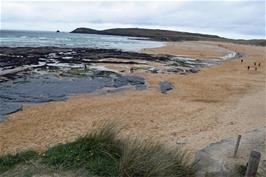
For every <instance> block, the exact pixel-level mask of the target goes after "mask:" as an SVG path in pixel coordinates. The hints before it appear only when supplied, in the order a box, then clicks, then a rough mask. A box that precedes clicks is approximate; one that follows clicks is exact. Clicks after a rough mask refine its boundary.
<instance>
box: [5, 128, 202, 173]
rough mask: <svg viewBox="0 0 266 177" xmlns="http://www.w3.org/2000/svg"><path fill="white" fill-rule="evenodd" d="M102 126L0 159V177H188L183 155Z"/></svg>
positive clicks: (192, 168) (190, 166)
mask: <svg viewBox="0 0 266 177" xmlns="http://www.w3.org/2000/svg"><path fill="white" fill-rule="evenodd" d="M118 134H119V129H118V128H117V126H115V125H114V124H110V123H105V124H103V125H102V126H100V127H99V128H98V129H97V130H94V131H92V132H90V133H88V134H87V135H85V136H83V137H80V138H78V139H76V140H75V141H73V142H70V143H65V144H58V145H56V146H53V147H51V148H49V149H48V150H46V151H45V152H43V153H41V154H38V153H36V152H35V151H27V152H21V153H18V154H13V155H11V154H8V155H4V156H1V157H0V174H2V175H0V176H33V175H35V174H45V175H51V176H53V175H54V174H57V175H58V176H60V175H61V176H101V177H102V176H104V177H162V176H164V177H192V176H194V175H195V172H196V170H197V168H196V163H195V162H194V161H193V160H191V159H190V158H189V157H188V156H187V154H186V153H185V152H184V151H181V150H180V149H178V148H172V149H169V148H167V147H165V146H164V145H162V144H160V143H155V142H147V141H142V140H138V139H133V140H124V139H119V138H118Z"/></svg>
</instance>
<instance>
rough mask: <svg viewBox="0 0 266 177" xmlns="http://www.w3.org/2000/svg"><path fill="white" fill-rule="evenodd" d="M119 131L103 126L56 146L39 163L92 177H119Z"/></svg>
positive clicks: (109, 126) (112, 127)
mask: <svg viewBox="0 0 266 177" xmlns="http://www.w3.org/2000/svg"><path fill="white" fill-rule="evenodd" d="M117 133H118V129H117V128H116V127H115V126H114V125H113V124H104V125H103V126H102V127H100V128H99V129H98V130H95V131H93V132H92V133H90V134H87V135H85V136H83V137H80V138H78V139H77V140H76V141H74V142H71V143H66V144H59V145H56V146H54V147H52V148H50V149H48V150H47V151H46V152H44V154H43V157H42V159H43V160H42V162H43V163H44V164H47V165H49V166H51V167H54V168H63V169H71V170H73V169H79V168H86V169H87V170H88V171H90V172H91V173H92V174H95V175H101V176H118V164H119V159H120V157H121V151H122V149H121V145H120V142H119V140H117V139H116V135H117Z"/></svg>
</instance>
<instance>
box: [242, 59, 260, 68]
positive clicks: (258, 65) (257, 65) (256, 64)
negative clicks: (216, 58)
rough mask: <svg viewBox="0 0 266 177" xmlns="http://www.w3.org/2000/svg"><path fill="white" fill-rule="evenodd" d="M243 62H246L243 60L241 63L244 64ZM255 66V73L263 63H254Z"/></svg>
mask: <svg viewBox="0 0 266 177" xmlns="http://www.w3.org/2000/svg"><path fill="white" fill-rule="evenodd" d="M243 62H244V60H243V59H241V63H243ZM253 65H254V69H255V71H257V69H258V67H260V66H261V63H260V62H259V63H257V62H254V63H253ZM250 69H251V66H249V65H248V70H250Z"/></svg>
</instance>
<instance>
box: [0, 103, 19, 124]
mask: <svg viewBox="0 0 266 177" xmlns="http://www.w3.org/2000/svg"><path fill="white" fill-rule="evenodd" d="M0 105H1V106H0V122H1V121H3V120H4V118H5V115H8V114H12V113H15V112H18V111H21V110H22V105H21V104H18V103H10V102H8V101H7V100H4V99H0Z"/></svg>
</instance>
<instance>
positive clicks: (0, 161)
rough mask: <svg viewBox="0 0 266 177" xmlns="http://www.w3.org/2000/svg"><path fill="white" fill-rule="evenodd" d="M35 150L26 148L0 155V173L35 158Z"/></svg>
mask: <svg viewBox="0 0 266 177" xmlns="http://www.w3.org/2000/svg"><path fill="white" fill-rule="evenodd" d="M37 156H38V154H37V153H36V152H35V151H32V150H28V151H24V152H20V153H16V154H7V155H2V156H0V173H2V172H4V171H7V170H9V169H12V168H13V167H15V166H16V165H17V164H20V163H24V162H27V161H28V160H31V159H35V158H37Z"/></svg>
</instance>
